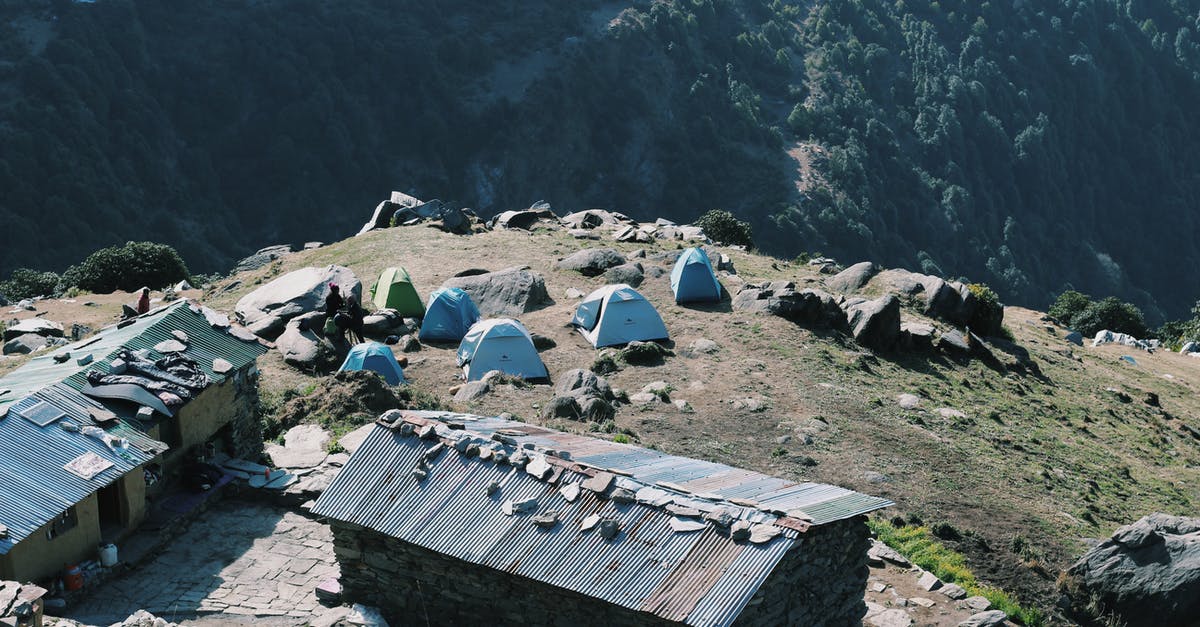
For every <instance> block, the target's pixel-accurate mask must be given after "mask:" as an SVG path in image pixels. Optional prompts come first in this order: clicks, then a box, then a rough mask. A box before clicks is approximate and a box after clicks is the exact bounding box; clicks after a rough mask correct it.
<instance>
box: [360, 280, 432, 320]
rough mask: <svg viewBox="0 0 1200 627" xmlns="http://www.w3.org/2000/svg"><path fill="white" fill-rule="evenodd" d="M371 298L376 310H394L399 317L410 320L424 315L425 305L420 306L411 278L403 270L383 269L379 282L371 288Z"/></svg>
mask: <svg viewBox="0 0 1200 627" xmlns="http://www.w3.org/2000/svg"><path fill="white" fill-rule="evenodd" d="M371 297H372V300H373V301H374V302H375V307H376V308H378V309H394V310H396V312H397V313H399V314H400V315H401V316H407V317H412V318H420V317H422V316H424V315H425V305H423V304H421V297H420V296H418V295H417V288H415V287H413V282H412V277H410V276H409V275H408V270H405V269H404V268H385V269H384V270H383V272H381V273H379V281H377V282H376V283H375V285H374V286H372V287H371Z"/></svg>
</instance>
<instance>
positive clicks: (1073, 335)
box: [1063, 331, 1194, 353]
mask: <svg viewBox="0 0 1200 627" xmlns="http://www.w3.org/2000/svg"><path fill="white" fill-rule="evenodd" d="M1063 339H1064V340H1066V341H1068V342H1070V343H1072V344H1074V345H1076V346H1083V334H1082V333H1080V332H1079V331H1071V332H1070V333H1068V334H1066V335H1064V336H1063ZM1193 343H1194V342H1193ZM1179 352H1181V353H1182V352H1188V351H1179Z"/></svg>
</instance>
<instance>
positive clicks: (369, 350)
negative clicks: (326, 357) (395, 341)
mask: <svg viewBox="0 0 1200 627" xmlns="http://www.w3.org/2000/svg"><path fill="white" fill-rule="evenodd" d="M338 370H372V371H374V372H377V373H379V376H381V377H383V380H384V381H387V382H388V385H397V384H399V383H405V382H406V380H405V378H404V371H403V370H401V369H400V364H399V363H398V362H397V361H396V356H395V355H393V354H392V349H390V348H388V347H387V346H384V345H383V344H380V343H379V342H365V343H363V344H359V345H357V346H355V347H354V348H351V349H350V354H349V355H346V361H344V362H342V367H341V368H338Z"/></svg>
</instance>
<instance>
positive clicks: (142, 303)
mask: <svg viewBox="0 0 1200 627" xmlns="http://www.w3.org/2000/svg"><path fill="white" fill-rule="evenodd" d="M137 312H138V315H141V314H144V313H149V312H150V288H148V287H143V288H142V295H141V297H140V298H138V302H137Z"/></svg>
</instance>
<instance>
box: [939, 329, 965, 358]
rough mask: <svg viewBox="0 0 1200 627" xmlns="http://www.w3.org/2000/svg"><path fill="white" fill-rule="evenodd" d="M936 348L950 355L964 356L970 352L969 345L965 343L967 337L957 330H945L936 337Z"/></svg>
mask: <svg viewBox="0 0 1200 627" xmlns="http://www.w3.org/2000/svg"><path fill="white" fill-rule="evenodd" d="M937 347H938V350H941V351H943V352H946V353H950V354H952V355H959V356H965V355H969V354H971V345H970V344H969V343H967V338H966V336H964V335H963V334H962V333H959V332H958V331H953V330H951V331H946V332H945V333H943V334H941V336H939V337H938V341H937Z"/></svg>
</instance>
